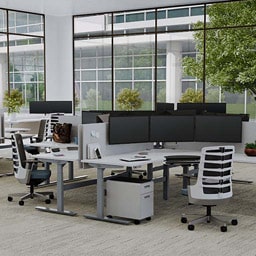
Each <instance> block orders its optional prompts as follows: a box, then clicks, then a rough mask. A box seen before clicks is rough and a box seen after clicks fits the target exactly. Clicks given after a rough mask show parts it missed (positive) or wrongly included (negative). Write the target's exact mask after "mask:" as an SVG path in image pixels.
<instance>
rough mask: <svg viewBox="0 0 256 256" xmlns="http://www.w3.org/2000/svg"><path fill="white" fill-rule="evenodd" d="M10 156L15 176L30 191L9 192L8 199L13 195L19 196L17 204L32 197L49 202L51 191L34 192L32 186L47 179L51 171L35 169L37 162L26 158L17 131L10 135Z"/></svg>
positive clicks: (51, 196) (51, 195)
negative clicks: (27, 186) (21, 192)
mask: <svg viewBox="0 0 256 256" xmlns="http://www.w3.org/2000/svg"><path fill="white" fill-rule="evenodd" d="M12 156H13V168H14V176H15V178H16V179H17V180H18V181H19V182H20V183H22V184H25V185H29V186H30V192H29V193H26V194H24V193H23V194H20V193H16V194H11V195H8V201H10V202H11V201H12V200H13V196H21V197H20V201H19V205H24V200H25V199H28V198H34V197H42V198H44V199H45V203H47V204H49V203H51V200H50V199H53V198H54V195H53V192H48V191H47V192H46V191H45V192H37V193H36V192H34V187H35V186H37V185H39V184H40V183H42V182H44V181H47V180H49V178H50V176H51V171H50V170H48V169H42V170H38V169H37V162H35V161H34V160H33V159H32V160H31V161H30V160H27V158H26V153H25V150H24V145H23V140H22V136H21V134H19V133H15V134H13V135H12Z"/></svg>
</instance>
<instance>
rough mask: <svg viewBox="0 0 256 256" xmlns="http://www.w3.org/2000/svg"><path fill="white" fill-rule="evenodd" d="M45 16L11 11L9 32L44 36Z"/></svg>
mask: <svg viewBox="0 0 256 256" xmlns="http://www.w3.org/2000/svg"><path fill="white" fill-rule="evenodd" d="M43 22H44V21H43V15H39V14H30V13H25V12H15V11H9V31H10V32H11V33H18V34H31V35H37V36H43V35H44V27H43Z"/></svg>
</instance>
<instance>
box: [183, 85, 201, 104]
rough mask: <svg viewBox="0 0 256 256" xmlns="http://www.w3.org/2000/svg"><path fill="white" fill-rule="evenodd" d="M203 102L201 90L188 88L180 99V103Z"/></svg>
mask: <svg viewBox="0 0 256 256" xmlns="http://www.w3.org/2000/svg"><path fill="white" fill-rule="evenodd" d="M200 102H203V91H202V90H197V91H196V90H194V89H192V88H188V89H187V90H186V91H185V92H184V93H183V94H182V97H181V99H180V103H200Z"/></svg>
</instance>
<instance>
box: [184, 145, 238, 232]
mask: <svg viewBox="0 0 256 256" xmlns="http://www.w3.org/2000/svg"><path fill="white" fill-rule="evenodd" d="M233 155H234V146H213V147H204V148H202V151H201V158H200V163H199V170H198V177H197V181H196V183H195V184H194V185H188V198H189V203H190V204H195V205H202V206H204V207H206V215H205V216H202V217H199V218H197V219H194V220H192V221H190V222H189V223H188V230H194V228H195V226H194V225H195V224H197V223H201V222H207V223H209V222H217V223H221V224H222V225H221V227H220V229H221V231H222V232H226V231H227V224H232V225H237V223H238V222H237V219H233V218H231V217H225V216H218V218H217V217H216V216H213V215H212V214H211V209H212V207H213V206H216V205H218V204H220V203H225V202H226V201H227V200H228V199H230V198H231V197H232V195H233V192H232V179H231V175H232V168H233ZM181 222H182V223H187V217H186V216H185V215H183V216H182V217H181Z"/></svg>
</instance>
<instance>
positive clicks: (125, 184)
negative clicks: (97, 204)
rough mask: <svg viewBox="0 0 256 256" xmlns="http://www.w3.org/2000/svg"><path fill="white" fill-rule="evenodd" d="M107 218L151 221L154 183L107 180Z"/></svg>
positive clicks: (121, 179) (132, 180)
mask: <svg viewBox="0 0 256 256" xmlns="http://www.w3.org/2000/svg"><path fill="white" fill-rule="evenodd" d="M106 183H107V185H106V189H107V200H106V204H107V207H106V213H107V216H116V217H122V218H128V219H134V220H135V223H136V224H139V223H140V220H142V219H148V220H150V219H151V216H153V214H154V200H153V199H154V193H153V192H154V183H153V181H147V180H146V181H145V180H140V179H134V178H121V177H120V178H119V179H117V178H116V179H113V180H107V182H106Z"/></svg>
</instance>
